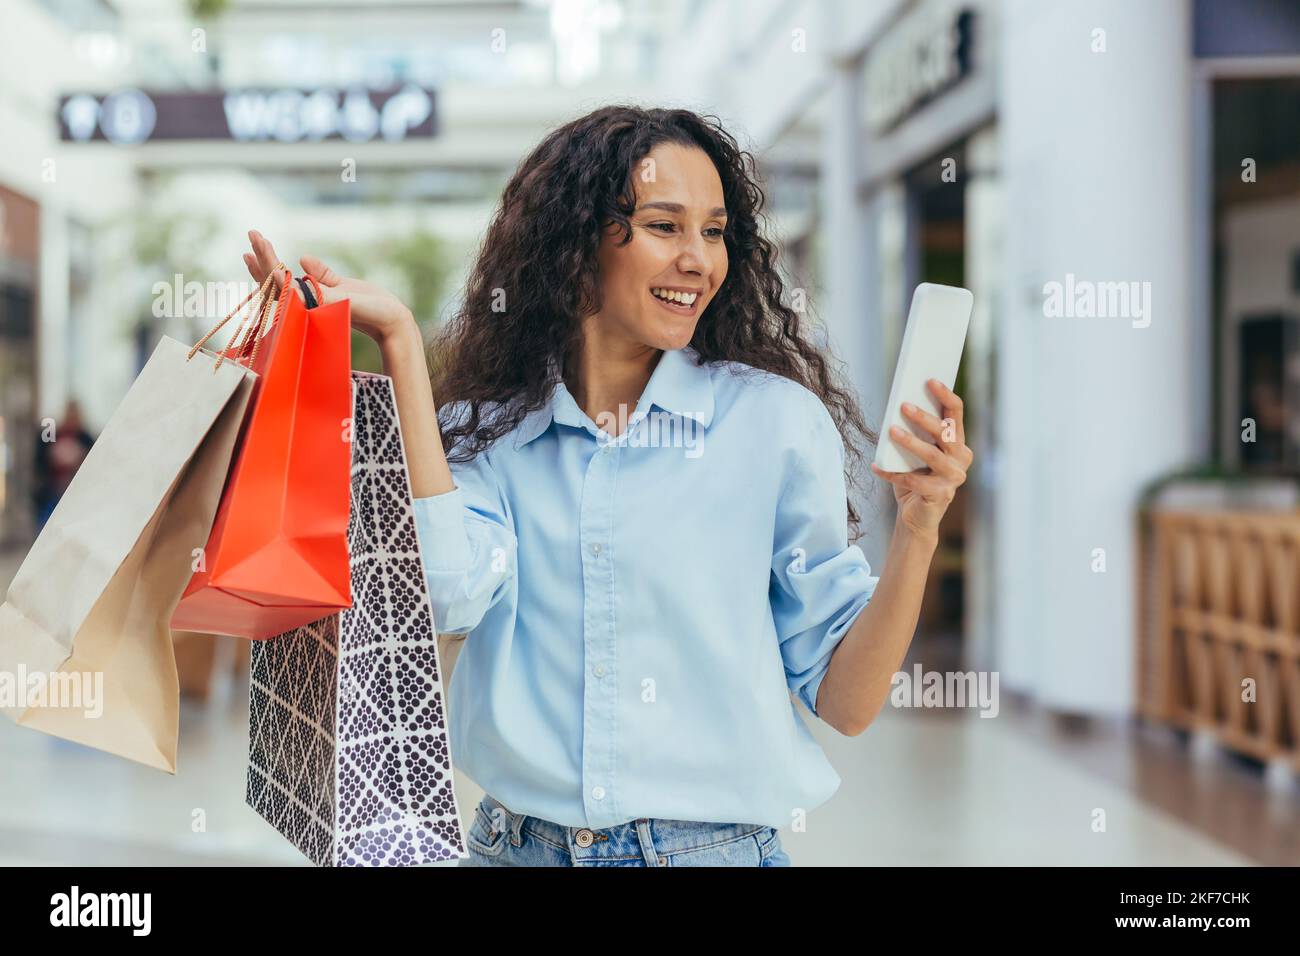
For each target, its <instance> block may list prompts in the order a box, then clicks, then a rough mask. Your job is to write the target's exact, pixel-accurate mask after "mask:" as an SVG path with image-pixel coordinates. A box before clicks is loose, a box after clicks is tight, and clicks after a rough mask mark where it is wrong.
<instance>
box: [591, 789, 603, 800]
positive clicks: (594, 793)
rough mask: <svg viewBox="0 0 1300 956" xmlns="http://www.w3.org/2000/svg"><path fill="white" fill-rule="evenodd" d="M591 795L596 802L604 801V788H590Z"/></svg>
mask: <svg viewBox="0 0 1300 956" xmlns="http://www.w3.org/2000/svg"><path fill="white" fill-rule="evenodd" d="M591 795H592V796H593V797H595V798H596V799H597V800H604V799H605V788H604V787H592V788H591Z"/></svg>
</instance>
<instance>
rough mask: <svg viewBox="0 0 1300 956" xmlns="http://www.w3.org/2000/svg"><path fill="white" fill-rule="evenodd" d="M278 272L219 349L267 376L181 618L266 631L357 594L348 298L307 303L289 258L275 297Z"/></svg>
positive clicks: (248, 632) (238, 630)
mask: <svg viewBox="0 0 1300 956" xmlns="http://www.w3.org/2000/svg"><path fill="white" fill-rule="evenodd" d="M312 281H313V283H314V281H315V280H312ZM270 282H271V278H270V277H269V276H268V278H267V281H266V282H264V283H263V284H262V289H261V290H260V291H261V293H262V302H261V308H260V309H259V311H258V315H257V319H256V321H255V322H253V324H252V325H251V326H249V328H248V330H247V331H246V332H245V333H244V334H243V335H242V336H237V339H238V341H236V342H234V343H233V344H232V345H231V346H230V347H228V348H226V349H225V350H223V351H222V352H221V353H219V355H220V357H219V359H218V364H220V363H221V362H223V361H226V360H230V361H235V362H238V363H240V364H242V365H246V366H247V367H248V368H250V369H252V371H254V372H256V373H257V376H258V378H257V381H256V383H255V384H254V388H253V394H252V398H251V400H250V402H249V408H250V411H249V412H248V415H247V416H246V417H245V419H244V425H243V431H242V433H241V435H240V438H239V446H238V447H237V449H236V451H235V459H234V464H233V465H232V467H231V469H230V473H229V475H228V476H227V479H226V486H225V489H224V490H223V492H222V496H221V504H220V505H219V507H218V509H217V514H216V517H215V519H214V521H213V525H212V532H211V534H210V535H209V537H208V542H207V546H206V547H205V548H203V550H202V552H201V553H199V554H197V555H196V562H195V564H196V570H195V573H194V575H193V577H191V578H190V582H189V585H188V586H187V587H186V589H185V592H184V594H182V596H181V601H180V604H179V605H178V606H177V608H176V611H175V613H174V614H173V615H172V619H171V627H172V629H173V630H178V631H201V632H208V633H213V634H229V635H233V636H236V637H246V638H252V639H263V638H268V637H274V636H275V635H277V634H282V633H284V632H285V631H288V630H292V629H294V628H296V627H301V626H302V625H304V624H310V623H311V622H313V621H317V620H319V619H320V618H322V617H325V616H326V615H329V614H333V613H335V612H337V611H340V610H342V609H344V608H350V607H351V606H352V582H351V576H350V572H349V568H348V545H347V531H348V506H349V502H350V497H351V485H350V477H349V471H350V468H351V428H350V426H351V421H350V417H351V414H352V387H351V377H350V376H351V367H352V354H351V321H350V313H349V307H348V302H347V300H343V301H341V302H333V303H330V304H328V305H322V306H320V307H318V308H312V309H308V308H307V307H306V306H305V305H304V304H303V302H302V300H301V299H300V298H299V297H298V296H296V295H294V294H293V283H292V281H291V278H290V275H289V272H288V269H285V270H284V284H283V286H282V288H281V292H280V295H279V296H278V297H276V298H272V289H273V287H272V286H271V285H270ZM317 292H318V298H319V286H317ZM250 298H251V296H250ZM247 301H248V300H245V302H247ZM242 307H243V306H242V304H241V306H240V309H242ZM272 307H274V308H273V309H272ZM240 309H236V310H235V312H238V311H240ZM234 314H235V313H231V315H234ZM229 318H230V316H227V317H226V319H223V320H222V322H221V323H219V324H218V325H217V328H218V329H219V328H220V327H221V325H223V324H225V321H226V320H228V319H229ZM212 331H213V332H215V331H216V329H213V330H212ZM211 335H212V332H209V333H208V335H207V336H205V337H204V340H206V339H207V338H208V337H210V336H211ZM199 344H200V345H201V344H202V341H200V343H199ZM196 347H197V346H196Z"/></svg>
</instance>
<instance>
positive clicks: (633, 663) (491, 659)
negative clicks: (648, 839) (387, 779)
mask: <svg viewBox="0 0 1300 956" xmlns="http://www.w3.org/2000/svg"><path fill="white" fill-rule="evenodd" d="M696 359H697V356H696V354H695V352H694V351H693V350H691V349H689V348H688V349H683V350H680V351H665V352H663V353H662V355H661V357H660V359H659V361H658V363H657V364H656V366H655V368H654V371H653V373H652V375H651V377H650V380H649V382H648V384H647V385H646V388H645V391H644V393H643V394H642V396H641V398H640V400H639V401H638V402H637V406H636V409H635V411H634V412H632V413H631V414H629V415H628V427H627V429H626V430H625V431H622V433H621V434H619V435H618V437H613V433H615V432H619V431H620V429H619V428H617V427H616V426H615V425H614V424H613V423H612V422H611V423H608V424H609V427H608V428H602V427H598V425H597V423H596V422H593V421H592V420H591V418H590V417H589V416H588V415H587V414H586V413H585V412H583V411H582V410H581V409H580V408H579V407H578V404H577V402H576V401H575V400H574V399H573V396H572V395H571V394H570V393H569V391H568V389H566V388H565V386H564V384H563V383H562V382H561V383H558V384H557V385H556V386H555V389H554V391H553V392H552V394H551V397H550V400H549V401H548V403H547V404H546V405H544V406H543V407H542V408H540V409H538V410H537V411H534V412H532V413H530V414H529V415H528V416H526V417H525V418H524V419H523V420H522V421H521V422H520V424H519V425H518V426H517V427H516V428H515V429H514V430H513V431H512V432H510V433H508V434H506V435H504V436H503V437H502V438H500V439H499V440H497V441H496V442H495V443H494V444H493V445H492V446H491V447H490V448H488V449H487V450H486V451H484V452H481V453H479V455H478V456H477V457H476V458H475V459H474V460H473V461H472V462H468V463H453V464H452V473H453V476H454V479H455V482H456V489H455V490H454V491H451V492H447V493H446V494H441V495H434V496H431V497H427V498H419V499H416V501H415V510H416V521H417V529H418V535H419V539H420V546H421V549H422V554H423V561H424V566H425V571H426V574H427V577H428V583H429V593H430V598H431V601H432V604H433V615H434V622H435V625H436V627H437V629H438V631H439V632H440V633H449V634H463V633H468V634H469V636H468V638H467V639H466V640H465V642H464V644H463V646H462V649H461V652H460V656H459V657H458V658H457V662H456V667H455V672H454V674H453V676H452V680H451V687H450V691H449V715H448V722H449V733H450V738H451V751H452V760H453V762H454V763H455V764H456V765H458V766H459V767H460V768H461V769H462V770H463V771H464V772H465V773H466V774H468V775H469V777H470V778H472V779H473V780H474V781H475V782H476V783H477V784H478V785H479V786H481V787H482V788H483V789H484V790H486V791H487V792H488V793H490V794H491V795H492V796H494V797H495V798H496V799H498V800H500V801H501V802H502V803H503V804H505V805H506V806H507V807H509V808H510V810H512V811H513V812H515V813H524V814H528V815H531V816H536V817H541V818H543V819H546V820H550V821H552V822H555V823H558V824H561V825H563V826H575V827H578V826H586V827H592V828H600V827H609V826H613V825H616V824H619V823H624V822H626V821H629V820H635V819H638V818H641V817H662V818H668V819H678V820H695V821H703V822H722V823H753V824H763V825H767V826H774V827H783V826H789V825H790V824H791V822H792V821H793V820H795V819H798V817H799V815H800V814H801V813H806V812H807V811H810V810H811V809H812V808H814V807H816V806H817V805H819V804H821V803H822V802H824V801H825V800H827V799H828V798H829V797H830V796H831V795H832V794H833V793H834V792H835V790H836V789H837V788H838V787H839V783H840V778H839V775H838V774H837V773H836V772H835V770H834V768H833V767H832V766H831V764H830V762H829V761H828V760H827V759H826V755H825V754H824V753H823V751H822V749H821V747H820V746H819V745H818V743H817V742H816V740H815V739H814V738H813V736H812V734H811V733H810V731H809V729H808V727H807V726H806V725H805V724H804V719H803V717H801V716H800V714H799V713H798V711H797V709H796V706H795V703H794V697H795V696H797V697H798V698H799V699H800V700H802V701H803V703H804V705H805V706H807V708H808V709H809V710H810V711H812V712H813V713H814V714H815V713H816V702H817V688H818V687H819V686H821V682H822V678H823V677H824V676H825V674H826V669H827V667H828V665H829V663H830V658H831V652H832V651H833V650H834V649H835V647H836V644H837V643H838V642H839V641H840V640H841V638H842V637H843V636H844V633H845V631H847V629H848V628H849V625H850V624H852V623H853V620H854V618H855V617H856V616H857V614H858V612H859V611H861V610H862V608H863V607H865V606H866V604H867V602H868V600H869V599H870V597H871V594H872V593H873V591H874V590H875V587H876V582H877V580H878V579H877V578H876V577H873V576H872V574H871V568H870V566H869V565H868V564H867V560H866V557H865V555H864V554H863V552H862V550H861V548H859V547H858V546H857V545H849V544H848V543H847V541H848V529H847V520H846V519H847V513H846V504H845V483H844V477H843V468H844V444H843V442H842V440H841V438H840V434H839V432H838V430H837V429H836V427H835V423H834V420H833V419H832V418H831V416H830V413H829V412H828V411H827V410H826V407H825V406H824V405H823V404H822V402H821V401H820V399H818V398H817V396H816V395H815V394H813V393H812V392H811V391H809V390H808V389H805V388H804V387H803V386H801V385H799V384H797V383H795V382H792V381H790V380H789V379H785V378H782V377H780V376H777V375H774V374H770V373H767V372H761V371H758V370H756V369H752V368H749V367H747V366H744V365H740V364H739V363H733V362H716V363H710V364H709V365H705V366H698V365H696V364H695V361H696ZM463 411H464V409H463V408H461V409H457V408H455V407H453V408H451V409H444V410H441V412H440V414H445V415H453V416H454V415H458V414H460V413H462V412H463ZM489 414H491V411H490V410H489ZM446 421H448V419H444V423H446ZM600 424H601V425H602V426H603V425H605V424H607V423H606V422H603V421H602V422H601V423H600Z"/></svg>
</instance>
